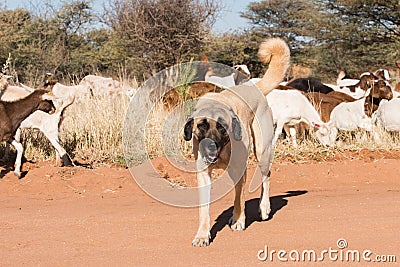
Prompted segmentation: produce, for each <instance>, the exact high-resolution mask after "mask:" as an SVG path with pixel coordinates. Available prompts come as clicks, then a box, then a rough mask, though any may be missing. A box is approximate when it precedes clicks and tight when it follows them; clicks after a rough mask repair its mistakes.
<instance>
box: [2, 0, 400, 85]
mask: <svg viewBox="0 0 400 267" xmlns="http://www.w3.org/2000/svg"><path fill="white" fill-rule="evenodd" d="M0 3H1V2H0ZM399 5H400V4H399V1H397V0H346V1H344V0H336V1H327V0H294V1H293V0H290V1H289V0H279V1H277V0H267V1H254V2H252V3H251V4H249V5H248V7H247V9H246V10H243V11H242V16H243V17H244V18H247V19H248V20H249V22H250V25H251V27H250V28H248V29H244V30H240V31H234V32H228V33H223V34H220V35H215V34H213V33H212V26H213V24H214V22H215V20H216V17H217V16H219V15H220V11H221V3H220V2H219V1H218V0H141V1H134V0H109V1H108V2H106V3H105V5H104V6H103V7H102V8H101V9H100V10H99V9H98V8H97V9H96V10H94V8H93V3H92V1H91V0H69V1H64V2H58V1H51V0H47V1H40V2H39V1H38V2H37V4H36V5H34V4H31V6H30V7H29V9H15V10H8V9H7V7H6V5H5V3H3V4H0V63H4V62H5V61H6V59H7V58H8V57H9V54H11V59H12V63H13V68H12V69H10V70H8V71H12V72H13V73H12V74H14V76H15V80H16V81H21V82H25V83H28V84H31V85H37V84H38V82H39V81H41V80H40V76H41V75H43V74H44V73H45V72H53V73H56V75H57V77H58V78H59V79H61V80H62V81H65V82H76V81H77V80H80V79H81V78H82V77H83V76H84V75H86V74H89V73H90V74H93V73H97V74H102V75H109V76H114V77H118V78H130V79H132V78H133V77H135V78H136V79H137V80H138V81H139V82H140V81H143V80H144V79H145V78H147V77H148V76H149V75H151V74H153V73H155V72H158V71H160V70H162V69H164V68H165V67H168V66H171V65H174V64H176V63H180V62H188V61H189V60H190V59H192V58H194V59H195V60H198V59H200V57H201V55H202V54H203V53H205V54H206V55H207V56H208V58H209V59H210V60H213V61H217V62H220V63H225V64H227V65H233V64H247V65H248V66H249V67H250V70H251V71H252V73H253V75H254V76H257V75H258V74H259V72H260V71H261V69H262V68H263V66H260V64H259V63H258V59H257V56H256V51H257V48H258V44H259V42H260V40H261V39H263V38H265V37H270V36H280V37H283V38H284V39H285V40H286V41H288V42H289V44H290V46H291V50H292V55H293V57H292V63H293V64H296V65H300V66H305V67H308V68H310V69H311V73H312V75H313V76H316V77H319V78H322V79H334V78H335V77H336V75H337V71H338V70H345V71H346V73H348V75H350V76H355V75H357V74H359V73H361V72H364V71H367V70H374V69H376V68H381V67H386V68H389V69H394V68H395V62H396V61H398V60H400V51H399V50H400V32H399V25H400V16H399V9H400V8H399Z"/></svg>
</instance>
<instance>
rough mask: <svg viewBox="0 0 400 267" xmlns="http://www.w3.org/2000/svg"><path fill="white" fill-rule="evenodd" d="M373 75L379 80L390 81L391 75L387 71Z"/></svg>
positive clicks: (378, 71)
mask: <svg viewBox="0 0 400 267" xmlns="http://www.w3.org/2000/svg"><path fill="white" fill-rule="evenodd" d="M373 74H374V76H375V77H376V78H377V79H378V80H385V81H390V74H389V71H388V70H387V69H378V70H376V71H374V73H373Z"/></svg>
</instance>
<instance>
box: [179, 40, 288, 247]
mask: <svg viewBox="0 0 400 267" xmlns="http://www.w3.org/2000/svg"><path fill="white" fill-rule="evenodd" d="M258 55H259V57H260V60H261V61H262V62H263V63H269V68H268V70H267V72H266V74H265V75H264V77H263V78H262V80H261V81H259V82H258V83H257V84H256V86H245V85H239V86H235V87H233V88H232V89H229V90H225V91H223V92H221V93H208V94H206V95H204V96H203V97H201V98H200V99H199V101H198V103H197V104H196V106H195V110H194V112H193V114H192V115H191V116H190V117H189V119H188V120H187V122H186V124H185V129H184V135H185V136H184V137H185V140H186V141H189V140H191V139H192V136H193V152H194V156H195V160H196V166H197V181H198V186H199V197H200V222H199V223H200V224H199V228H198V231H197V235H196V237H195V238H194V240H193V242H192V244H193V246H208V245H209V242H210V211H209V203H210V193H211V178H210V177H211V176H210V175H211V171H212V170H213V169H215V168H222V169H225V170H227V172H228V173H229V176H230V177H231V178H232V179H233V181H234V182H235V192H236V195H235V201H234V210H233V216H232V218H231V220H230V223H231V229H232V230H234V231H240V230H244V229H245V219H246V218H245V212H244V205H245V203H244V191H245V182H246V162H247V159H248V154H249V150H250V148H251V145H253V146H254V147H253V148H254V151H255V155H256V157H257V160H258V166H259V167H260V169H261V173H262V191H261V198H260V206H259V212H260V216H261V218H262V219H263V220H265V219H267V218H268V215H269V213H270V211H271V208H270V202H269V185H270V181H269V170H270V166H271V163H272V158H273V151H274V148H273V146H272V139H273V135H274V126H273V120H272V113H271V110H270V108H269V107H268V104H267V101H266V98H265V95H267V94H268V93H269V92H270V91H271V90H272V89H274V88H275V87H276V86H278V84H279V83H280V82H281V81H282V80H283V78H284V75H285V73H286V70H287V69H288V67H289V64H290V51H289V48H288V46H287V44H286V43H285V42H284V41H283V40H281V39H279V38H273V39H267V40H266V41H264V42H263V43H262V44H261V46H260V48H259V52H258ZM231 156H232V157H231Z"/></svg>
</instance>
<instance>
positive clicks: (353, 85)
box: [334, 72, 377, 98]
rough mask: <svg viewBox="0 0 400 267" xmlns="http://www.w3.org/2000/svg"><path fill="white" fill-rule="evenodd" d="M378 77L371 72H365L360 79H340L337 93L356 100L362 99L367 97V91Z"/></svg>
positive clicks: (336, 89) (336, 88)
mask: <svg viewBox="0 0 400 267" xmlns="http://www.w3.org/2000/svg"><path fill="white" fill-rule="evenodd" d="M375 80H377V77H376V76H375V75H374V74H373V73H370V72H364V73H363V74H361V75H360V79H358V80H357V79H339V78H338V80H337V87H335V88H334V89H335V91H339V92H343V93H346V94H348V95H350V96H352V97H354V98H360V97H363V96H364V95H365V91H367V90H368V88H370V87H371V85H372V83H373V82H374V81H375Z"/></svg>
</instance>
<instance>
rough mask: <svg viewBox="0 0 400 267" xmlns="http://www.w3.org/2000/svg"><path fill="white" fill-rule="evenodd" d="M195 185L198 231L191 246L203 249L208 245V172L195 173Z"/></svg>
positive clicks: (209, 186)
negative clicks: (197, 201) (197, 200)
mask: <svg viewBox="0 0 400 267" xmlns="http://www.w3.org/2000/svg"><path fill="white" fill-rule="evenodd" d="M197 184H198V187H199V201H200V208H199V229H198V231H197V234H196V236H195V238H194V239H193V241H192V245H193V246H195V247H205V246H208V245H209V244H210V192H211V177H210V173H209V172H208V170H203V171H201V172H199V173H197Z"/></svg>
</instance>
